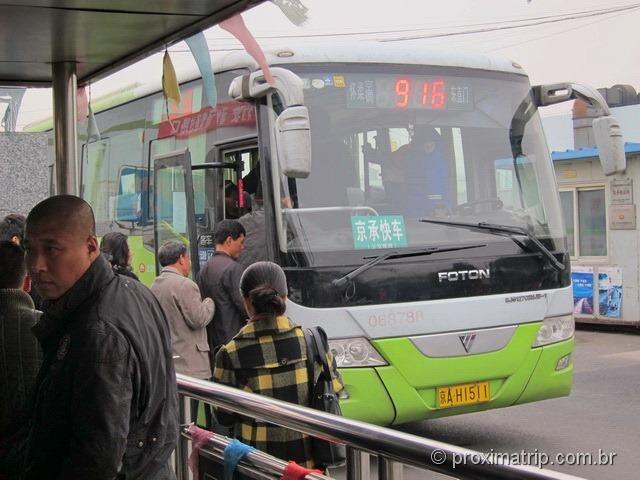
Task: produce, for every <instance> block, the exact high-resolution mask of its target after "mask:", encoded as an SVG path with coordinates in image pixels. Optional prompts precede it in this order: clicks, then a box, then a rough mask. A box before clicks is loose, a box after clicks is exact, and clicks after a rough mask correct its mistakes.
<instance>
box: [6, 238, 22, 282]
mask: <svg viewBox="0 0 640 480" xmlns="http://www.w3.org/2000/svg"><path fill="white" fill-rule="evenodd" d="M26 274H27V265H26V263H25V261H24V250H22V247H20V246H19V245H16V244H15V243H13V242H12V241H10V240H1V241H0V288H21V287H22V284H23V282H24V277H25V275H26Z"/></svg>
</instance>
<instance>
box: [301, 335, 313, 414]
mask: <svg viewBox="0 0 640 480" xmlns="http://www.w3.org/2000/svg"><path fill="white" fill-rule="evenodd" d="M302 331H303V332H304V342H305V344H306V346H307V376H308V377H309V402H311V396H312V395H313V387H314V380H315V366H314V359H315V356H316V351H315V348H314V343H315V342H314V338H313V333H312V331H311V329H309V328H302Z"/></svg>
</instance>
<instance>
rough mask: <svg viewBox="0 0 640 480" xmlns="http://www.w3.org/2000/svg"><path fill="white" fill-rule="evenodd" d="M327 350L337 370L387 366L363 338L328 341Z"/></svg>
mask: <svg viewBox="0 0 640 480" xmlns="http://www.w3.org/2000/svg"><path fill="white" fill-rule="evenodd" d="M329 348H330V349H331V353H333V356H334V358H335V359H336V364H337V365H338V368H348V367H377V366H380V365H387V362H385V361H384V358H382V356H381V355H380V354H379V353H378V352H377V351H376V349H375V348H373V345H371V344H370V343H369V341H368V340H367V339H366V338H363V337H356V338H338V339H335V340H329Z"/></svg>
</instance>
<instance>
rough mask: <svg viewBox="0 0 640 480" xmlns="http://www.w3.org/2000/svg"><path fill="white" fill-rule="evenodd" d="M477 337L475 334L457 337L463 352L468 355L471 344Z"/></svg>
mask: <svg viewBox="0 0 640 480" xmlns="http://www.w3.org/2000/svg"><path fill="white" fill-rule="evenodd" d="M477 335H478V334H477V333H475V332H472V333H466V334H464V335H458V338H459V339H460V341H461V342H462V346H463V348H464V351H465V352H467V353H469V352H470V351H471V347H472V346H473V342H475V341H476V336H477Z"/></svg>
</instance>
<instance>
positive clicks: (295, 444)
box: [213, 262, 344, 468]
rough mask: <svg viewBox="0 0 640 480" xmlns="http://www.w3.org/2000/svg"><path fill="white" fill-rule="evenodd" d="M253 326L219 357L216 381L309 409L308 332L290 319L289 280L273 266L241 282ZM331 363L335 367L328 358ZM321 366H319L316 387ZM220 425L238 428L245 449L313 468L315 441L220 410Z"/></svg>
mask: <svg viewBox="0 0 640 480" xmlns="http://www.w3.org/2000/svg"><path fill="white" fill-rule="evenodd" d="M240 290H241V292H242V297H243V300H244V303H245V305H246V309H247V312H248V313H249V323H248V324H247V325H245V326H244V327H243V328H242V330H240V332H239V333H238V334H237V335H236V336H235V337H233V340H231V341H230V342H229V343H227V344H226V345H224V346H223V347H222V348H221V349H220V350H219V351H218V353H217V355H216V360H215V368H214V371H213V380H214V381H215V382H218V383H222V384H225V385H229V386H231V387H236V388H240V389H242V390H244V391H248V392H252V393H257V394H260V395H266V396H268V397H272V398H275V399H278V400H282V401H285V402H291V403H297V404H299V405H304V406H309V405H310V397H311V395H310V389H309V383H310V382H309V370H308V369H307V344H306V342H305V337H304V331H303V330H302V328H301V327H299V326H298V325H296V324H295V323H293V322H291V320H289V319H288V318H287V316H286V315H285V311H286V300H287V279H286V277H285V274H284V272H283V271H282V268H280V267H279V266H278V265H276V264H275V263H272V262H256V263H254V264H252V265H251V266H250V267H248V268H247V269H246V270H245V271H244V273H243V275H242V279H241V281H240ZM327 363H328V364H329V365H334V361H333V355H332V354H331V353H330V352H328V353H327ZM321 371H322V366H321V365H320V364H318V363H317V362H316V363H314V373H313V375H314V382H315V381H316V380H317V378H318V377H319V376H320V372H321ZM331 380H332V383H333V388H334V390H335V392H336V393H339V392H340V391H342V389H343V388H344V384H343V382H342V378H341V377H340V374H339V372H338V371H337V369H332V370H331ZM216 416H217V418H218V421H219V422H220V423H221V424H223V425H233V426H234V436H235V437H236V438H238V439H239V440H241V441H242V442H244V443H247V444H249V445H252V446H254V447H255V448H257V449H259V450H262V451H264V452H267V453H269V454H271V455H274V456H276V457H279V458H282V459H285V460H294V461H296V462H297V463H298V464H300V465H303V466H305V467H309V468H310V467H314V466H315V465H314V463H315V462H314V459H313V455H312V448H311V438H310V437H309V436H308V435H305V434H303V433H300V432H296V431H293V430H289V429H286V428H283V427H279V426H277V425H273V424H269V423H267V422H261V421H257V420H256V419H255V418H250V417H246V416H242V415H234V414H230V413H227V412H224V411H220V410H218V411H217V412H216Z"/></svg>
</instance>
